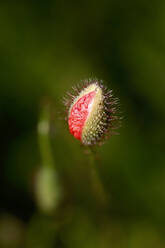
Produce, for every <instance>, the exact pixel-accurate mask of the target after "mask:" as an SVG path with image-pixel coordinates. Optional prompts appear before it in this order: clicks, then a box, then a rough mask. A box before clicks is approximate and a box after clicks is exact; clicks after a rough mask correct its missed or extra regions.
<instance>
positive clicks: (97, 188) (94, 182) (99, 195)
mask: <svg viewBox="0 0 165 248" xmlns="http://www.w3.org/2000/svg"><path fill="white" fill-rule="evenodd" d="M89 161H90V163H89V164H90V178H91V179H90V180H91V187H92V191H93V193H94V195H95V198H96V200H97V202H98V203H100V204H102V205H107V200H108V199H107V194H106V192H105V189H104V186H103V184H102V182H101V179H100V177H99V174H98V171H97V168H96V165H97V162H98V158H97V157H96V150H94V149H93V148H90V149H89Z"/></svg>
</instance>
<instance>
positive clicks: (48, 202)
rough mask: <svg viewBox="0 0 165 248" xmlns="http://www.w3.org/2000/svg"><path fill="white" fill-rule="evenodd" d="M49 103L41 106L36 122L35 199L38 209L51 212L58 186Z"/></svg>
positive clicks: (56, 199) (57, 200)
mask: <svg viewBox="0 0 165 248" xmlns="http://www.w3.org/2000/svg"><path fill="white" fill-rule="evenodd" d="M50 115H51V112H50V103H48V102H47V103H45V104H44V105H43V107H42V110H41V114H40V119H39V123H38V142H39V149H40V155H41V167H40V169H39V171H38V174H37V179H36V185H35V186H36V187H35V189H36V201H37V205H38V207H39V209H40V210H41V211H43V212H46V213H52V212H53V211H54V210H55V208H56V207H57V205H58V202H59V196H60V188H59V184H58V176H57V172H56V167H55V162H54V159H53V155H52V150H51V142H50V136H49V135H50Z"/></svg>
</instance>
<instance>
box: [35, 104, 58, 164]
mask: <svg viewBox="0 0 165 248" xmlns="http://www.w3.org/2000/svg"><path fill="white" fill-rule="evenodd" d="M49 131H50V110H49V105H45V106H44V107H43V109H42V112H41V115H40V120H39V123H38V141H39V148H40V154H41V160H42V166H46V167H54V161H53V156H52V152H51V144H50V137H49Z"/></svg>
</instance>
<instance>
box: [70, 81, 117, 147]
mask: <svg viewBox="0 0 165 248" xmlns="http://www.w3.org/2000/svg"><path fill="white" fill-rule="evenodd" d="M74 90H75V91H76V93H77V94H76V96H73V95H70V96H71V99H70V101H67V106H68V116H67V121H68V126H69V131H70V133H71V134H72V135H73V136H74V137H75V138H76V139H78V140H80V141H81V142H82V144H84V145H87V146H91V145H95V144H100V143H102V142H103V141H104V139H105V138H106V137H107V136H108V134H112V132H111V131H112V129H114V128H115V125H114V123H115V122H116V120H118V119H119V117H118V116H117V102H118V100H117V99H116V98H114V97H113V95H112V90H110V91H109V90H108V89H107V88H106V87H105V86H104V85H103V84H102V81H101V82H99V81H98V80H89V81H85V83H84V85H83V86H82V87H79V89H78V88H77V89H74Z"/></svg>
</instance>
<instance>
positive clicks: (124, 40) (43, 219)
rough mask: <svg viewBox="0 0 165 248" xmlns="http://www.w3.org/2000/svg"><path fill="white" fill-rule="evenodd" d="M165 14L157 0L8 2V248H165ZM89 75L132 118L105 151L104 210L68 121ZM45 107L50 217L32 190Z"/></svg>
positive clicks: (4, 186) (4, 241)
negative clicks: (69, 100)
mask: <svg viewBox="0 0 165 248" xmlns="http://www.w3.org/2000/svg"><path fill="white" fill-rule="evenodd" d="M164 13H165V2H164V1H160V0H159V1H154V0H150V1H149V0H145V1H144V0H143V1H142V0H125V1H123V0H119V1H115V0H102V1H87V0H86V1H72V2H70V1H53V0H52V1H22V2H21V1H20V2H17V1H11V2H9V1H4V2H3V1H1V3H0V86H1V87H0V117H1V121H0V130H1V139H0V146H1V147H0V148H1V150H0V151H1V156H0V160H1V162H0V182H1V187H0V210H1V213H0V247H2V248H6V247H7V248H8V247H9V248H10V247H14V248H15V247H20V248H22V247H28V248H29V247H30V248H33V247H34V248H40V247H41V248H49V247H58V248H60V247H62V248H63V247H69V248H74V247H75V248H76V247H78V248H81V247H82V248H83V247H85V248H93V247H94V248H104V247H105V248H110V247H112V248H132V247H133V248H143V247H154V248H155V247H157V248H163V247H165V238H164V237H165V132H164V128H165V14H164ZM90 77H97V78H99V79H103V80H104V81H105V82H107V84H108V86H109V88H112V89H113V91H114V94H115V95H116V96H117V97H119V98H120V102H121V108H122V111H123V115H124V121H123V124H122V128H120V135H119V136H113V137H112V138H111V139H110V140H109V141H108V142H106V144H105V145H103V146H102V147H100V148H99V149H98V151H97V153H98V156H99V157H100V160H99V162H97V165H96V167H97V170H98V174H99V177H100V180H101V181H102V183H103V185H104V189H105V191H106V193H107V195H108V199H109V200H108V203H107V205H106V207H105V206H104V205H102V204H100V203H99V202H98V200H96V198H95V196H94V194H93V193H92V192H91V191H90V190H89V181H90V169H89V166H90V165H89V164H88V155H86V154H85V155H84V151H83V149H82V147H81V146H80V144H79V142H78V141H76V140H75V139H73V138H72V137H71V135H70V134H69V132H68V130H67V127H66V125H65V124H64V120H63V112H62V111H63V110H62V97H63V96H64V95H65V93H66V92H67V91H68V90H70V89H71V87H72V86H73V85H75V84H76V83H78V82H79V81H80V80H82V79H84V78H90ZM45 99H46V100H45ZM45 101H46V102H49V104H50V105H51V109H53V110H52V113H53V114H52V116H53V117H52V121H51V122H52V124H51V125H52V132H51V135H50V139H51V148H52V154H53V157H54V161H55V162H54V169H55V173H56V174H57V175H58V179H59V184H60V187H61V188H62V190H61V198H62V199H61V200H60V201H59V203H58V207H57V208H55V209H54V211H53V212H51V214H50V213H45V212H43V211H41V210H40V208H39V207H38V204H37V201H36V200H35V199H36V198H35V190H34V189H35V185H36V174H37V172H38V171H39V170H40V168H41V167H40V166H41V164H42V161H41V157H42V154H41V152H40V149H39V143H38V134H37V124H38V122H39V119H40V113H42V110H43V108H44V106H45V105H44V104H45ZM43 102H44V103H43ZM53 190H54V191H55V193H56V191H57V190H58V188H55V187H54V188H53Z"/></svg>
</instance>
